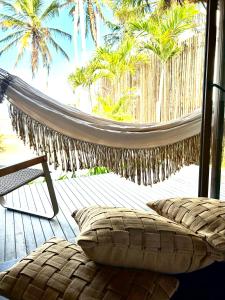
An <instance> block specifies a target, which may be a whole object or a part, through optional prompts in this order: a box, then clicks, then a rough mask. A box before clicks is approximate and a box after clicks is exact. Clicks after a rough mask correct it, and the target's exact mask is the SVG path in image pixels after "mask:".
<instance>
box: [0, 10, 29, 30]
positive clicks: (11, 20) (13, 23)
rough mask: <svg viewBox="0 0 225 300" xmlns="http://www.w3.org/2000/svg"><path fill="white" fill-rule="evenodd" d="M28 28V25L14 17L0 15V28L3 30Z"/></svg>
mask: <svg viewBox="0 0 225 300" xmlns="http://www.w3.org/2000/svg"><path fill="white" fill-rule="evenodd" d="M25 26H28V24H27V23H26V22H24V21H22V20H21V19H17V18H16V17H13V16H9V15H5V14H1V13H0V28H1V29H3V30H6V29H9V28H13V29H16V28H20V27H25Z"/></svg>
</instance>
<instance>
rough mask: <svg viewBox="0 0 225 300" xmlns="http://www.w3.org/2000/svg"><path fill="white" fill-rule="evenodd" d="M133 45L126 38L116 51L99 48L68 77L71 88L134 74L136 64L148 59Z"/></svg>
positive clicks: (133, 41)
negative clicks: (82, 65)
mask: <svg viewBox="0 0 225 300" xmlns="http://www.w3.org/2000/svg"><path fill="white" fill-rule="evenodd" d="M134 43H135V40H134V39H133V38H127V39H126V40H125V41H124V42H123V43H122V44H121V45H120V47H119V48H118V49H116V50H112V49H111V48H109V47H99V48H98V49H97V50H96V53H95V56H94V58H93V59H92V60H91V61H90V62H89V64H88V65H87V66H86V67H82V68H78V69H76V71H75V72H74V73H73V74H71V75H70V76H69V81H70V83H71V85H72V86H73V88H76V87H78V86H80V85H82V86H89V85H91V84H92V83H94V82H95V81H97V80H98V79H100V78H107V79H109V80H110V81H114V80H119V79H120V78H121V76H122V75H123V74H124V73H126V72H129V73H131V74H134V72H135V70H136V66H137V64H138V63H141V62H147V59H148V58H147V55H146V54H144V53H139V52H137V51H136V50H135V48H134Z"/></svg>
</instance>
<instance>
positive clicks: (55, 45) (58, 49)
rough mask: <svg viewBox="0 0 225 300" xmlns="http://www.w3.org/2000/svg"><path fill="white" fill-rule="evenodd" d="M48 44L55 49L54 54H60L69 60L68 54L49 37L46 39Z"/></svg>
mask: <svg viewBox="0 0 225 300" xmlns="http://www.w3.org/2000/svg"><path fill="white" fill-rule="evenodd" d="M48 40H49V42H50V43H51V44H52V46H53V47H54V48H55V50H56V52H60V54H61V55H62V56H64V57H65V58H66V59H67V60H70V58H69V56H68V54H67V53H66V51H65V50H63V48H62V47H61V46H60V45H59V44H58V43H57V42H56V41H55V40H54V39H53V38H52V37H51V36H50V37H48Z"/></svg>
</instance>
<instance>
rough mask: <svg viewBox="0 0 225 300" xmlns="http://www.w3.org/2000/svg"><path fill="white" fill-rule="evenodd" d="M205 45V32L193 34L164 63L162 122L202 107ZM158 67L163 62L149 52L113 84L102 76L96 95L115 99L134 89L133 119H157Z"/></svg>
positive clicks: (131, 101)
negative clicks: (132, 72) (135, 67)
mask: <svg viewBox="0 0 225 300" xmlns="http://www.w3.org/2000/svg"><path fill="white" fill-rule="evenodd" d="M204 45H205V36H204V34H198V35H195V36H193V37H192V38H189V39H188V40H186V41H185V42H184V44H183V51H182V52H181V54H180V55H178V56H176V57H174V58H172V59H171V60H170V61H169V62H168V63H167V64H166V72H165V78H164V79H165V80H164V86H163V93H164V97H163V102H162V104H161V122H164V121H168V120H174V119H177V118H179V117H182V116H183V115H186V114H188V113H191V112H193V111H194V110H195V109H197V108H199V107H200V106H201V103H202V90H203V72H204ZM161 68H162V63H161V62H160V61H159V59H158V58H157V57H156V56H155V55H154V54H152V55H151V56H150V59H149V62H148V64H140V65H138V66H137V70H136V73H135V74H134V75H131V74H125V75H124V76H122V78H120V79H119V80H117V81H116V82H114V83H113V84H112V83H111V82H110V81H109V80H107V79H101V81H100V82H98V94H99V95H101V96H103V97H105V96H107V95H111V97H112V98H113V100H114V101H118V99H119V98H120V97H121V96H122V94H123V93H124V91H126V90H129V89H131V88H135V92H134V93H135V95H134V96H133V97H131V100H130V108H129V113H131V114H132V115H133V117H134V121H135V122H140V123H151V122H156V102H157V99H158V95H159V82H160V73H161Z"/></svg>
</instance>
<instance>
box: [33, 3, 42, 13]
mask: <svg viewBox="0 0 225 300" xmlns="http://www.w3.org/2000/svg"><path fill="white" fill-rule="evenodd" d="M32 6H33V13H34V15H37V16H39V14H40V13H41V8H42V6H43V2H42V1H41V0H33V1H32Z"/></svg>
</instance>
